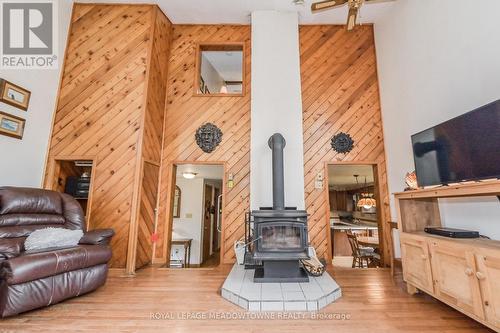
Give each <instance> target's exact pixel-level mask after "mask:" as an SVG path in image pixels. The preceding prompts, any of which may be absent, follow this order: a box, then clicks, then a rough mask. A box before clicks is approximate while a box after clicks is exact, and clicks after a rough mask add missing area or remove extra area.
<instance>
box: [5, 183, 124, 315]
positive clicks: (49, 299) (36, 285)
mask: <svg viewBox="0 0 500 333" xmlns="http://www.w3.org/2000/svg"><path fill="white" fill-rule="evenodd" d="M47 227H55V228H67V229H72V230H75V229H81V230H83V231H85V217H84V214H83V211H82V208H81V207H80V205H79V204H78V202H77V201H76V200H75V199H73V198H72V197H71V196H69V195H67V194H64V193H59V192H53V191H47V190H41V189H33V188H15V187H0V317H7V316H12V315H15V314H18V313H21V312H25V311H29V310H33V309H36V308H40V307H44V306H48V305H51V304H55V303H58V302H61V301H63V300H65V299H68V298H71V297H75V296H79V295H82V294H85V293H88V292H90V291H93V290H95V289H97V288H98V287H100V286H102V285H103V284H104V283H105V282H106V277H107V274H108V266H107V263H108V261H109V260H110V259H111V249H110V247H109V246H108V244H109V241H110V240H111V237H112V236H113V234H114V232H113V230H111V229H102V230H93V231H90V232H87V233H85V234H84V236H83V237H82V239H81V240H80V243H79V245H77V246H74V247H69V248H51V249H45V250H42V251H36V252H29V251H25V250H24V241H25V239H26V237H27V236H29V234H30V233H31V232H33V231H35V230H37V229H43V228H47Z"/></svg>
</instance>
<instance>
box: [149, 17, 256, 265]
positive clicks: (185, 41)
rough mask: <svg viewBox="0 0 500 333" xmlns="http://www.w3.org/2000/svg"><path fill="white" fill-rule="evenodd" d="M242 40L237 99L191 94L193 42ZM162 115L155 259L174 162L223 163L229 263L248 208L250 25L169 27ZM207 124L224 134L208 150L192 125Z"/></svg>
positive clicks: (163, 247) (162, 247) (164, 239)
mask: <svg viewBox="0 0 500 333" xmlns="http://www.w3.org/2000/svg"><path fill="white" fill-rule="evenodd" d="M210 42H217V43H218V42H245V45H246V48H245V51H246V54H245V61H246V66H245V70H246V76H245V78H246V85H245V86H246V92H245V95H244V96H243V97H199V96H193V91H194V89H193V84H194V77H195V73H194V70H195V57H196V55H195V54H196V45H197V43H210ZM167 86H168V90H167V116H166V123H165V129H164V148H163V158H162V171H161V186H160V188H161V191H160V207H159V209H160V213H159V214H160V215H159V218H158V228H157V232H158V234H159V236H160V237H161V238H160V240H159V242H158V243H157V244H156V258H158V260H159V261H165V260H166V258H167V257H168V255H169V251H168V250H169V245H168V242H169V240H168V235H169V234H170V229H169V227H170V226H169V223H168V222H167V221H170V220H171V215H170V214H171V212H170V211H169V210H168V208H169V202H170V200H171V193H172V186H173V184H172V183H173V182H172V178H173V177H172V172H173V167H172V164H173V163H174V162H182V161H188V162H201V163H210V162H224V163H225V166H226V173H232V174H233V175H234V179H235V186H234V187H233V188H232V189H226V190H225V192H226V193H225V206H224V213H223V235H222V239H223V243H222V249H221V252H222V253H221V255H222V256H223V261H224V262H232V261H234V253H233V250H232V246H233V243H234V241H235V240H238V239H239V238H241V237H242V236H243V235H244V229H243V224H244V223H243V222H244V213H245V211H247V210H248V208H249V193H250V191H249V187H250V185H249V183H250V177H249V175H250V154H249V149H250V27H249V26H229V25H196V26H192V25H174V28H173V40H172V49H171V54H170V64H169V69H168V84H167ZM206 122H212V123H214V124H216V125H217V126H218V127H219V128H221V129H222V132H223V133H224V136H223V139H222V143H221V144H220V145H219V147H218V148H217V149H216V150H215V151H214V152H213V153H211V154H206V153H203V152H202V151H201V149H200V148H199V147H198V146H197V145H196V142H195V140H194V134H195V131H196V129H197V128H198V127H199V126H201V125H203V124H204V123H206Z"/></svg>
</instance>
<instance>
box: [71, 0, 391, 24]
mask: <svg viewBox="0 0 500 333" xmlns="http://www.w3.org/2000/svg"><path fill="white" fill-rule="evenodd" d="M318 1H319V0H318ZM79 2H101V3H113V2H114V3H156V4H158V5H159V6H160V8H161V9H162V10H163V12H164V13H165V14H166V15H167V16H168V17H169V19H170V20H171V21H172V22H173V23H175V24H182V23H186V24H190V23H191V24H218V23H234V24H249V23H250V13H251V12H253V11H257V10H277V11H297V12H298V13H299V22H300V24H345V22H346V19H347V6H344V7H342V8H338V9H332V10H327V11H324V12H321V13H318V14H312V13H311V3H312V2H314V1H313V0H305V4H304V5H295V4H293V3H292V0H79ZM392 5H393V2H382V3H374V4H365V5H364V6H363V8H362V9H361V13H360V19H359V22H361V23H375V22H376V21H377V20H378V19H380V18H381V17H383V16H384V14H385V13H386V12H387V11H388V10H389V8H390V7H391V6H392Z"/></svg>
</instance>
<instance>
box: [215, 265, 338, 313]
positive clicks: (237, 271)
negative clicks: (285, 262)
mask: <svg viewBox="0 0 500 333" xmlns="http://www.w3.org/2000/svg"><path fill="white" fill-rule="evenodd" d="M254 271H255V270H253V269H247V270H245V267H244V266H243V265H238V264H235V265H234V266H233V269H232V270H231V272H230V273H229V275H228V276H227V278H226V281H224V284H223V285H222V289H221V294H222V297H223V298H225V299H226V300H228V301H230V302H232V303H234V304H236V305H238V306H240V307H242V308H244V309H246V310H249V311H318V310H320V309H321V308H324V307H325V306H327V305H328V304H330V303H333V302H334V301H336V300H337V299H339V298H340V297H341V296H342V291H341V289H340V287H339V285H338V284H337V282H335V280H334V279H332V277H331V276H330V275H329V274H328V273H326V272H325V273H324V274H323V275H322V276H320V277H313V276H310V277H309V282H307V283H255V282H253V275H254Z"/></svg>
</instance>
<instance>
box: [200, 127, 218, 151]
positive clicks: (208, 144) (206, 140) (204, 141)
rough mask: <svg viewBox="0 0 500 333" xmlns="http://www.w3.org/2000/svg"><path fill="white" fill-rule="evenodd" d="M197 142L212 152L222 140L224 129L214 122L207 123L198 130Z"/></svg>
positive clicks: (202, 147)
mask: <svg viewBox="0 0 500 333" xmlns="http://www.w3.org/2000/svg"><path fill="white" fill-rule="evenodd" d="M195 139H196V144H197V145H198V146H199V147H200V148H201V150H203V151H204V152H205V153H211V152H213V151H214V150H215V148H217V146H218V145H219V143H221V141H222V131H221V130H220V128H218V127H217V126H215V125H214V124H212V123H206V124H204V125H202V126H200V127H199V128H198V129H197V130H196V134H195Z"/></svg>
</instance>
